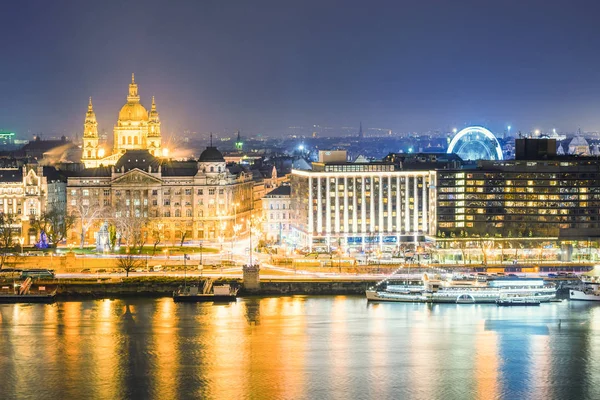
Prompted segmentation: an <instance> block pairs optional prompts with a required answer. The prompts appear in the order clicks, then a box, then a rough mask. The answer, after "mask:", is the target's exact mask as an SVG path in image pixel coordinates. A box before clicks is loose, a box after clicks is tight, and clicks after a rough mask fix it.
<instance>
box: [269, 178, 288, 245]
mask: <svg viewBox="0 0 600 400" xmlns="http://www.w3.org/2000/svg"><path fill="white" fill-rule="evenodd" d="M290 192H291V188H290V186H289V185H282V186H279V187H278V188H276V189H274V190H272V191H270V192H269V193H267V194H266V195H265V197H263V199H262V206H263V220H264V222H263V232H264V234H265V238H266V239H267V241H273V242H277V243H281V242H283V241H286V240H288V239H289V238H290V234H291V230H292V222H293V211H292V207H291V203H292V202H291V198H290Z"/></svg>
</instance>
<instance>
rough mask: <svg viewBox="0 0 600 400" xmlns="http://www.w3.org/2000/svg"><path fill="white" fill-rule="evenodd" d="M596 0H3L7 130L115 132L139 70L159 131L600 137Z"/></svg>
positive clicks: (0, 109) (1, 100)
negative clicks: (473, 126) (480, 129)
mask: <svg viewBox="0 0 600 400" xmlns="http://www.w3.org/2000/svg"><path fill="white" fill-rule="evenodd" d="M599 15H600V5H599V4H597V2H594V1H566V0H565V1H554V0H546V1H537V0H536V1H531V0H519V1H511V0H501V1H487V0H480V1H450V0H436V1H425V0H422V1H416V0H415V1H402V0H396V1H387V2H378V1H372V0H345V1H335V2H334V1H327V0H317V1H312V0H302V1H291V0H289V1H288V0H279V1H248V0H228V1H223V0H216V1H205V0H202V1H200V0H198V1H188V2H183V1H155V0H145V1H58V0H53V1H27V0H23V1H4V2H2V5H0V17H1V20H2V33H1V34H0V49H1V51H2V53H1V54H2V57H1V59H2V61H1V62H0V130H2V129H5V130H13V131H16V132H17V133H19V134H20V135H21V136H23V137H25V136H27V135H28V134H33V133H36V132H44V133H46V134H48V135H50V134H53V133H65V134H69V135H70V134H73V133H74V132H76V131H82V125H83V120H84V116H85V111H86V105H87V99H88V97H89V96H92V97H93V101H94V106H95V109H96V114H97V116H98V121H99V125H100V129H106V130H107V131H108V132H109V133H112V127H113V125H114V124H115V123H116V118H117V114H118V111H119V109H120V107H121V106H122V104H123V103H125V97H126V95H127V85H128V84H129V81H130V79H131V73H132V72H135V74H136V81H137V83H138V84H139V85H140V89H139V90H140V95H141V97H142V103H143V104H144V105H146V106H147V107H149V105H150V101H151V96H152V95H155V96H156V102H157V106H158V111H159V112H160V115H161V119H162V121H163V132H180V131H182V130H184V129H189V130H192V131H197V132H207V131H209V130H210V131H215V132H224V131H231V130H235V129H241V130H242V131H246V132H249V133H257V132H268V133H275V132H283V131H284V130H285V128H286V127H288V126H308V125H311V124H321V125H326V126H358V121H359V120H362V121H363V125H364V126H365V127H380V128H390V129H394V130H395V131H400V132H406V131H428V130H436V129H441V130H447V129H448V130H449V129H451V128H453V127H458V128H460V127H463V126H465V124H469V123H483V124H485V125H487V126H489V127H490V128H492V130H495V131H499V130H501V129H503V128H504V127H505V126H506V125H507V124H511V125H512V126H513V130H522V131H530V130H533V129H536V128H541V129H544V130H551V129H552V128H557V130H559V131H563V130H564V131H575V130H576V129H577V128H581V129H582V130H588V131H597V130H600V23H599V22H598V21H599V20H598V16H599Z"/></svg>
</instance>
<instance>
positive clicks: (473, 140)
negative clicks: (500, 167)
mask: <svg viewBox="0 0 600 400" xmlns="http://www.w3.org/2000/svg"><path fill="white" fill-rule="evenodd" d="M447 153H448V154H452V153H454V154H456V155H458V156H459V157H460V158H462V159H463V160H502V148H501V147H500V143H499V142H498V139H496V136H494V134H493V133H492V132H491V131H490V130H488V129H486V128H484V127H482V126H469V127H468V128H465V129H463V130H461V131H460V132H458V133H457V134H456V135H455V136H454V137H453V138H452V141H451V142H450V145H449V146H448V151H447Z"/></svg>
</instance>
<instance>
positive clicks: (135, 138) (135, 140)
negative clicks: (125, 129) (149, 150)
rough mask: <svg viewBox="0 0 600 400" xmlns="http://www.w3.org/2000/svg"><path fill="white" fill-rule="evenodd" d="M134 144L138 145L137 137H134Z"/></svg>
mask: <svg viewBox="0 0 600 400" xmlns="http://www.w3.org/2000/svg"><path fill="white" fill-rule="evenodd" d="M133 144H138V137H137V136H134V137H133Z"/></svg>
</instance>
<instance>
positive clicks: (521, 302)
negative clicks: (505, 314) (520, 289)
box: [496, 295, 541, 306]
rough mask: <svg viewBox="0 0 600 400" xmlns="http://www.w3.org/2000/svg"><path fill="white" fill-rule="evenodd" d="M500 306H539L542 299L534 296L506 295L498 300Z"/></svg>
mask: <svg viewBox="0 0 600 400" xmlns="http://www.w3.org/2000/svg"><path fill="white" fill-rule="evenodd" d="M496 304H497V305H499V306H539V305H540V304H541V301H540V300H539V299H536V298H535V297H532V296H519V295H504V296H500V298H499V299H498V300H496Z"/></svg>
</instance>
